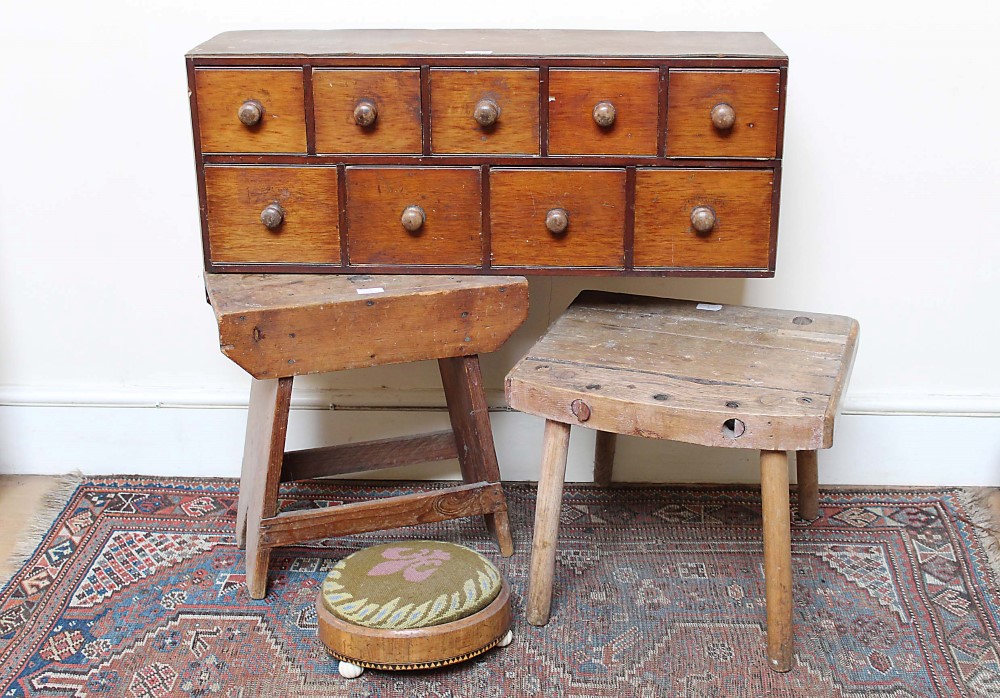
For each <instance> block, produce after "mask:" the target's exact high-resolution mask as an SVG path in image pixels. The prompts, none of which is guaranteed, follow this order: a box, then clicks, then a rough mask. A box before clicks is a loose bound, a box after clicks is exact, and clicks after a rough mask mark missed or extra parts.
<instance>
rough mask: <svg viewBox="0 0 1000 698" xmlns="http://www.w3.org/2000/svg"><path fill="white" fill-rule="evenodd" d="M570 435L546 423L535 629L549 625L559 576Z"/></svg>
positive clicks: (533, 596) (535, 538)
mask: <svg viewBox="0 0 1000 698" xmlns="http://www.w3.org/2000/svg"><path fill="white" fill-rule="evenodd" d="M569 432H570V426H569V425H568V424H563V423H562V422H556V421H552V420H548V421H546V422H545V434H544V436H543V437H542V468H541V472H540V473H539V477H538V497H537V499H536V501H535V528H534V532H533V534H532V540H531V568H530V570H529V575H530V577H529V581H528V599H527V616H528V622H529V623H531V624H532V625H545V624H546V623H548V622H549V612H550V610H551V606H552V582H553V580H554V578H555V572H556V543H557V541H558V539H559V512H560V511H561V509H562V493H563V484H564V481H565V479H566V457H567V455H568V454H569Z"/></svg>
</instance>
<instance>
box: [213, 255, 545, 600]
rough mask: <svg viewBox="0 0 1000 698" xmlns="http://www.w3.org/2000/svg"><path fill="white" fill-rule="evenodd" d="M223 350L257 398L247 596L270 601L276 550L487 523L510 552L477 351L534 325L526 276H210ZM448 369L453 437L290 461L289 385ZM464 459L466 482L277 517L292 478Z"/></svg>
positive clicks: (357, 447) (241, 512)
mask: <svg viewBox="0 0 1000 698" xmlns="http://www.w3.org/2000/svg"><path fill="white" fill-rule="evenodd" d="M205 284H206V289H207V293H208V299H209V302H210V303H211V304H212V308H213V309H214V310H215V314H216V318H217V320H218V323H219V343H220V345H221V348H222V353H223V354H225V355H226V356H227V357H229V358H230V359H232V360H233V361H234V362H236V363H237V364H238V365H239V366H241V367H242V368H243V369H245V370H246V371H247V372H248V373H250V375H251V376H253V378H254V381H253V385H252V387H251V391H250V412H249V415H248V418H247V433H246V442H245V445H244V450H243V468H242V474H241V476H240V498H239V505H238V510H237V512H238V513H237V521H236V537H237V543H238V544H239V545H240V547H244V546H245V547H246V551H247V554H246V560H247V587H248V589H249V592H250V596H251V597H252V598H255V599H260V598H263V597H264V595H265V594H266V591H267V570H268V562H269V556H270V551H271V548H274V547H277V546H282V545H291V544H294V543H301V542H304V541H310V540H317V539H322V538H328V537H332V536H343V535H348V534H355V533H362V532H366V531H378V530H384V529H390V528H396V527H399V526H411V525H415V524H420V523H429V522H433V521H446V520H449V519H457V518H461V517H465V516H473V515H477V514H482V515H484V516H485V517H486V523H487V525H488V526H489V527H490V529H491V530H493V531H494V532H495V535H496V537H497V541H498V543H499V546H500V551H501V553H502V554H503V555H505V556H509V555H511V554H512V553H513V544H512V541H511V536H510V528H509V525H508V521H507V503H506V500H505V499H504V495H503V490H502V488H501V485H500V469H499V467H498V465H497V457H496V450H495V448H494V445H493V433H492V430H491V428H490V421H489V414H488V411H487V403H486V395H485V392H484V390H483V382H482V374H481V372H480V368H479V356H478V355H479V354H480V353H483V352H489V351H494V350H495V349H497V348H498V347H500V346H501V345H502V344H503V343H504V342H505V341H507V339H508V338H509V337H510V335H511V334H512V333H513V332H514V330H515V329H517V328H518V327H519V326H520V325H521V323H523V322H524V320H525V318H526V317H527V313H528V284H527V281H526V280H525V279H523V278H520V277H503V276H494V277H478V276H369V275H358V276H336V275H304V274H300V275H296V274H272V275H262V274H247V275H242V274H206V275H205ZM425 359H437V360H438V365H439V368H440V371H441V380H442V383H443V385H444V393H445V399H446V402H447V404H448V413H449V415H450V418H451V425H452V429H451V430H450V431H440V432H435V433H431V434H422V435H418V436H405V437H399V438H393V439H383V440H379V441H371V442H367V443H357V444H346V445H341V446H327V447H323V448H312V449H306V450H301V451H291V452H287V453H286V452H285V431H286V427H287V424H288V410H289V406H290V403H291V394H292V380H293V378H294V377H295V376H299V375H304V374H307V373H323V372H330V371H341V370H345V369H349V368H360V367H364V366H377V365H382V364H392V363H404V362H410V361H421V360H425ZM455 457H457V458H458V460H459V464H460V466H461V471H462V479H463V480H464V483H465V484H462V485H459V486H456V487H449V488H446V489H441V490H435V491H433V492H426V493H419V494H409V495H402V496H397V497H389V498H385V499H378V500H375V501H371V502H361V503H355V504H347V505H343V506H336V507H328V508H323V509H311V510H307V511H288V512H280V513H279V512H278V486H279V484H280V483H282V482H292V481H297V480H307V479H311V478H316V477H322V476H327V475H337V474H346V473H357V472H365V471H371V470H378V469H381V468H391V467H394V466H400V465H410V464H415V463H423V462H427V461H435V460H444V459H448V458H455Z"/></svg>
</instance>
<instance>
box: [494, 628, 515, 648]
mask: <svg viewBox="0 0 1000 698" xmlns="http://www.w3.org/2000/svg"><path fill="white" fill-rule="evenodd" d="M513 641H514V633H512V632H511V631H509V630H508V631H507V634H506V635H504V636H503V637H502V638H500V642H498V643H497V647H506V646H507V645H509V644H510V643H512V642H513Z"/></svg>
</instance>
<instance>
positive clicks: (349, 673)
mask: <svg viewBox="0 0 1000 698" xmlns="http://www.w3.org/2000/svg"><path fill="white" fill-rule="evenodd" d="M337 671H339V672H340V675H341V676H343V677H344V678H345V679H356V678H358V677H359V676H361V674H363V673H364V671H365V668H364V667H363V666H358V665H357V664H351V663H350V662H345V661H343V660H341V662H340V666H339V667H337Z"/></svg>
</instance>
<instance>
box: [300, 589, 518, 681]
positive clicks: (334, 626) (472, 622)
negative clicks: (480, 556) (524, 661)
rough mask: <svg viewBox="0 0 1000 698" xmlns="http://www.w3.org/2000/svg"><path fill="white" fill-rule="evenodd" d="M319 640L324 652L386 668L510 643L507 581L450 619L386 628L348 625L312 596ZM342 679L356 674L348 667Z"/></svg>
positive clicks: (454, 659)
mask: <svg viewBox="0 0 1000 698" xmlns="http://www.w3.org/2000/svg"><path fill="white" fill-rule="evenodd" d="M316 613H317V616H318V620H319V630H318V632H319V639H320V641H322V643H323V644H324V645H325V646H326V651H327V652H328V653H329V654H330V656H332V657H334V658H336V659H339V660H340V661H341V662H346V663H348V664H351V665H354V666H355V667H359V668H361V669H366V668H367V669H387V670H391V671H400V670H411V669H434V668H436V667H442V666H448V665H449V664H457V663H458V662H464V661H465V660H467V659H472V658H473V657H476V656H478V655H480V654H482V653H483V652H486V651H488V650H490V649H492V648H494V647H497V646H501V647H505V646H506V645H508V644H510V641H511V639H512V636H511V634H510V622H511V614H510V586H508V584H507V580H502V581H501V588H500V593H499V594H498V595H497V597H496V598H495V599H494V600H493V601H492V602H491V603H490V604H489V605H488V606H487V607H486V608H484V609H482V610H481V611H478V612H476V613H473V614H472V615H470V616H466V617H465V618H461V619H459V620H456V621H452V622H450V623H442V624H440V625H432V626H429V627H426V628H416V629H413V630H387V629H382V628H366V627H363V626H360V625H354V624H352V623H348V622H347V621H344V620H341V619H340V618H337V617H336V616H334V615H333V614H332V613H330V611H328V610H327V608H326V606H324V605H323V599H322V596H320V597H319V598H317V600H316ZM348 673H349V674H353V676H348V675H347V674H344V673H343V672H341V674H342V675H344V676H347V677H348V678H354V677H355V676H359V675H360V673H361V672H360V671H358V672H357V673H354V672H353V671H351V670H350V669H349V668H348Z"/></svg>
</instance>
